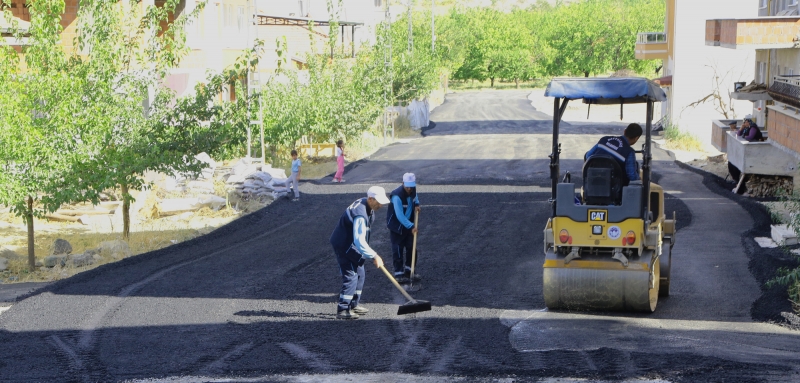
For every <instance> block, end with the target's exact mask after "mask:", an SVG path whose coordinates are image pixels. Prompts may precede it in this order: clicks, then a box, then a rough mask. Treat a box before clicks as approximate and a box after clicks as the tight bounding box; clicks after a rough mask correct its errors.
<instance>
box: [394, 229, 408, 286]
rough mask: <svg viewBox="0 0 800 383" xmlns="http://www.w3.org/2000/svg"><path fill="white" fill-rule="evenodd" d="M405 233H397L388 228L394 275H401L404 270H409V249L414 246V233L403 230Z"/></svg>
mask: <svg viewBox="0 0 800 383" xmlns="http://www.w3.org/2000/svg"><path fill="white" fill-rule="evenodd" d="M403 231H404V232H405V233H403V234H397V233H395V232H393V231H391V230H389V234H390V236H391V237H390V239H391V241H392V261H393V262H392V263H393V264H394V265H393V266H394V276H395V277H399V276H402V275H403V274H404V273H406V272H409V273H410V272H411V250H412V247H413V246H414V234H413V233H411V230H403Z"/></svg>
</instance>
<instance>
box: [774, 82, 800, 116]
mask: <svg viewBox="0 0 800 383" xmlns="http://www.w3.org/2000/svg"><path fill="white" fill-rule="evenodd" d="M767 93H769V95H770V96H771V97H772V99H773V100H775V101H779V102H782V103H784V104H786V105H789V106H792V107H795V108H800V75H796V76H775V77H773V78H772V85H770V86H769V88H768V89H767Z"/></svg>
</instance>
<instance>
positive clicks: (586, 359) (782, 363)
mask: <svg viewBox="0 0 800 383" xmlns="http://www.w3.org/2000/svg"><path fill="white" fill-rule="evenodd" d="M526 95H527V92H525V91H504V92H490V91H484V92H472V93H455V94H450V95H448V98H447V101H446V102H445V104H443V105H442V106H440V107H439V108H437V109H436V110H435V111H434V113H433V115H432V117H431V118H432V120H434V121H436V126H435V128H433V129H430V130H427V131H426V137H425V138H421V139H416V140H412V141H410V142H408V143H405V144H396V145H392V146H389V147H387V148H385V149H382V150H380V151H379V152H378V153H376V154H375V155H373V156H372V157H370V158H369V159H368V160H365V161H361V162H359V163H356V164H353V165H351V166H350V168H349V170H348V172H347V173H345V179H346V180H347V182H346V183H344V184H331V183H329V181H330V178H325V179H322V180H319V181H312V182H307V183H305V184H303V185H302V187H301V191H302V196H301V199H300V202H297V203H293V202H290V201H288V200H280V201H276V202H275V203H273V204H272V205H270V206H268V207H267V208H265V209H263V210H261V211H259V212H256V213H254V214H251V215H249V216H246V217H243V218H241V219H239V220H237V221H235V222H233V223H231V224H229V225H227V226H225V227H223V228H220V229H218V230H216V231H215V232H213V233H211V234H209V235H206V236H203V237H200V238H197V239H194V240H192V241H188V242H185V243H181V244H178V245H175V246H172V247H169V248H166V249H162V250H159V251H156V252H153V253H149V254H144V255H140V256H136V257H132V258H129V259H126V260H123V261H121V262H118V263H115V264H109V265H105V266H102V267H99V268H97V269H95V270H92V271H88V272H85V273H82V274H79V275H77V276H75V277H72V278H70V279H67V280H64V281H60V282H57V283H54V284H52V285H48V286H46V287H45V288H44V289H43V290H41V291H39V292H37V293H35V294H34V295H32V296H30V297H28V298H27V299H24V300H22V301H20V302H18V303H16V304H15V305H14V306H12V307H11V309H9V310H7V311H5V312H2V314H0V344H2V347H0V381H36V382H39V381H41V382H61V381H74V382H106V381H148V382H151V381H170V382H172V381H175V382H184V381H185V382H195V381H220V382H221V381H226V382H227V381H242V382H262V381H285V382H295V381H296V382H300V381H303V382H305V381H327V382H339V381H365V382H380V381H403V382H405V381H408V382H412V381H426V382H434V381H539V380H542V379H545V381H556V380H553V379H552V378H564V379H566V380H564V381H569V380H571V379H590V380H606V381H619V380H631V381H634V380H636V381H653V382H657V381H671V382H696V381H726V382H728V381H731V382H739V381H744V382H751V381H752V382H760V381H774V382H786V381H798V380H800V375H798V371H799V370H798V365H800V363H798V362H800V353H799V352H800V333H798V332H793V331H790V330H787V329H784V328H782V327H778V326H775V325H771V324H766V323H761V322H755V321H753V320H752V319H751V313H750V311H751V306H752V305H753V303H754V302H755V301H756V300H757V299H758V298H759V295H760V294H761V289H760V287H759V284H758V283H757V282H756V279H755V278H754V277H753V276H752V275H751V274H750V271H748V262H749V261H750V259H748V255H747V254H746V253H745V249H744V248H743V246H742V243H743V241H742V236H743V235H744V233H745V232H747V231H748V230H749V229H750V228H751V227H752V226H753V219H752V217H751V216H750V215H748V213H747V212H746V211H745V209H743V208H742V207H740V205H739V204H737V203H736V202H733V201H731V200H730V199H728V198H726V197H725V196H724V195H720V194H716V193H713V192H711V191H710V190H708V189H707V188H706V187H705V186H704V183H703V178H702V176H700V175H698V174H697V173H695V172H692V171H688V170H686V169H684V168H682V167H680V166H678V165H677V164H675V163H674V162H673V161H672V160H671V159H670V158H669V156H668V155H667V153H665V152H663V151H660V150H656V151H655V153H654V156H655V158H654V172H655V178H656V180H658V181H659V182H660V184H661V185H662V186H664V188H665V190H666V192H667V194H668V196H667V197H668V198H667V201H666V204H667V207H666V210H667V211H668V212H671V211H676V212H677V218H678V223H679V224H678V227H679V231H678V235H677V243H676V245H675V248H674V250H673V268H672V278H673V279H672V281H673V282H672V291H671V296H670V297H669V298H665V299H662V300H660V302H659V306H658V309H657V311H656V312H655V313H654V314H650V315H643V314H621V313H570V312H550V311H547V310H545V306H544V302H543V298H542V294H541V291H542V279H541V278H542V269H541V265H542V262H543V253H542V230H543V227H544V224H545V222H546V220H547V218H548V216H549V212H550V209H549V206H550V205H549V204H548V202H547V199H548V198H549V181H548V174H549V173H548V166H547V164H548V159H547V155H548V154H549V153H550V146H551V144H550V139H551V138H550V131H551V128H552V122H551V117H550V115H548V114H546V112H545V113H542V112H540V111H536V110H534V109H533V108H532V107H531V106H530V104H529V103H528V101H527V100H526ZM623 127H624V125H622V124H603V125H599V126H595V127H593V126H587V125H581V126H577V125H574V126H570V125H569V124H565V125H564V126H563V129H562V134H563V136H562V140H561V141H562V143H563V144H562V150H563V151H562V155H561V158H562V171H567V170H568V171H571V172H572V173H573V174H578V173H579V171H580V166H581V163H582V161H581V160H582V155H583V153H584V152H585V151H586V150H587V149H588V148H589V147H591V145H592V144H593V143H594V142H596V140H597V139H598V138H599V137H600V136H601V135H605V134H618V133H619V132H620V131H621V129H622V128H623ZM407 171H411V172H415V173H416V174H417V179H418V181H419V184H420V186H419V191H420V200H421V203H422V205H423V207H422V212H421V213H420V237H419V248H420V252H419V253H420V262H419V272H420V274H422V276H423V278H424V279H423V281H422V283H421V290H420V291H418V292H415V293H414V295H415V297H416V298H419V299H425V300H430V301H431V302H432V303H433V305H434V307H433V310H432V311H430V312H425V313H420V314H415V315H408V316H401V317H398V316H396V315H395V313H396V311H397V307H398V305H400V304H402V303H404V298H403V297H402V296H401V294H400V293H399V292H397V291H396V290H394V288H393V287H392V285H391V284H390V283H389V281H387V280H386V279H385V277H384V276H383V275H382V273H380V272H378V271H377V270H375V268H374V267H373V266H372V265H367V281H366V286H365V289H364V300H363V304H364V305H365V306H367V307H369V308H370V310H371V312H370V314H369V315H367V316H366V317H364V318H362V319H359V320H356V321H341V320H335V319H334V316H335V301H336V298H337V295H338V289H339V287H340V280H339V276H338V272H337V268H336V263H335V260H334V257H333V254H332V251H331V249H330V245H329V243H328V237H329V235H330V233H331V231H332V229H333V227H334V225H335V223H336V221H337V220H338V218H339V215H340V214H341V212H342V211H343V209H344V207H346V206H347V205H348V204H349V203H350V202H352V201H353V200H355V199H356V198H359V197H361V196H362V195H363V194H364V193H365V191H366V189H367V187H368V186H370V185H381V186H384V187H386V188H387V189H391V188H394V187H396V186H397V185H399V181H400V179H401V176H402V174H403V173H404V172H407ZM377 214H378V221H377V222H378V223H379V224H378V225H376V226H377V227H376V228H375V230H374V232H373V235H372V238H373V240H372V243H371V244H372V245H373V247H374V248H376V249H377V251H378V252H379V253H380V254H381V255H382V256H383V258H384V260H385V261H386V262H387V264H391V261H390V258H391V254H390V249H389V241H388V233H387V231H386V229H385V226H384V225H382V224H380V223H381V222H383V219H384V217H385V216H384V214H385V212H384V211H383V210H381V211H379V212H378V213H377Z"/></svg>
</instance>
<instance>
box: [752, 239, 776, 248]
mask: <svg viewBox="0 0 800 383" xmlns="http://www.w3.org/2000/svg"><path fill="white" fill-rule="evenodd" d="M755 240H756V243H758V246H761V247H763V248H767V249H771V248H775V247H778V244H777V243H775V241H773V240H772V238H767V237H756V238H755Z"/></svg>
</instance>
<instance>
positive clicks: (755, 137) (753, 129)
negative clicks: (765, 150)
mask: <svg viewBox="0 0 800 383" xmlns="http://www.w3.org/2000/svg"><path fill="white" fill-rule="evenodd" d="M752 118H753V116H751V115H749V114H748V115H746V116H744V122H742V128H741V129H739V130H738V131H737V132H736V135H737V136H739V137H742V138H744V139H745V140H747V142H754V141H763V140H764V135H763V134H761V129H759V128H758V125H756V123H755V122H753V120H752Z"/></svg>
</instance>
